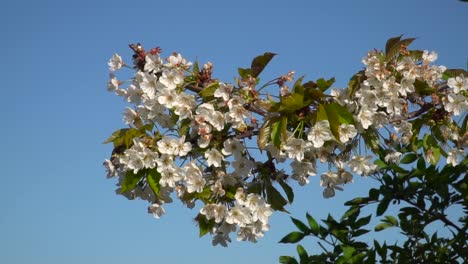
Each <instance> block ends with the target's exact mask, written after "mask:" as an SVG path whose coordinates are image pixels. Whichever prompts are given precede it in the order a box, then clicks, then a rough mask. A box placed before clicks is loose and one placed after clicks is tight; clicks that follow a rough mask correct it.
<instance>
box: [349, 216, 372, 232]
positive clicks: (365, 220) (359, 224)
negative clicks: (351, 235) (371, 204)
mask: <svg viewBox="0 0 468 264" xmlns="http://www.w3.org/2000/svg"><path fill="white" fill-rule="evenodd" d="M371 219H372V215H368V216H366V217H363V218H359V219H358V220H357V221H356V223H354V224H353V225H352V227H353V229H357V228H361V227H363V226H365V225H367V224H369V222H370V220H371Z"/></svg>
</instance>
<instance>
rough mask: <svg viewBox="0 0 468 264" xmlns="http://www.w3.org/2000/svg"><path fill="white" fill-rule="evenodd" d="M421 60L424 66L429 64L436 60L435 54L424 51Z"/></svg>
mask: <svg viewBox="0 0 468 264" xmlns="http://www.w3.org/2000/svg"><path fill="white" fill-rule="evenodd" d="M422 59H423V62H424V63H425V64H429V63H431V62H434V61H436V60H437V53H436V52H435V51H432V52H431V53H429V51H427V50H425V51H423V54H422Z"/></svg>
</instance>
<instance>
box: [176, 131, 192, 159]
mask: <svg viewBox="0 0 468 264" xmlns="http://www.w3.org/2000/svg"><path fill="white" fill-rule="evenodd" d="M191 150H192V144H190V142H185V136H183V137H181V138H180V139H179V140H178V141H175V146H174V153H173V154H174V155H177V156H181V157H183V156H186V155H187V154H188V153H189V152H190V151H191Z"/></svg>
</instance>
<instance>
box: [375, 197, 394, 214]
mask: <svg viewBox="0 0 468 264" xmlns="http://www.w3.org/2000/svg"><path fill="white" fill-rule="evenodd" d="M390 201H391V199H388V198H384V199H383V200H382V201H380V202H379V205H378V206H377V212H376V214H377V216H381V215H382V214H383V213H385V211H387V208H388V205H389V204H390Z"/></svg>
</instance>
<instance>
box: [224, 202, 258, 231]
mask: <svg viewBox="0 0 468 264" xmlns="http://www.w3.org/2000/svg"><path fill="white" fill-rule="evenodd" d="M251 221H252V219H251V216H250V211H249V210H248V209H247V208H245V207H241V206H240V205H236V206H234V207H232V208H231V209H230V210H229V213H228V215H227V217H226V223H228V224H237V225H238V226H240V227H244V226H246V225H248V224H250V223H251Z"/></svg>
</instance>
